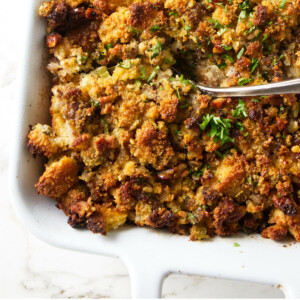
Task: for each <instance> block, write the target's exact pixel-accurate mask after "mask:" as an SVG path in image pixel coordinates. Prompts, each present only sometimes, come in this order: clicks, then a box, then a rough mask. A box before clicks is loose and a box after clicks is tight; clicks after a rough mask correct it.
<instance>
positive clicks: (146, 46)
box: [28, 0, 300, 241]
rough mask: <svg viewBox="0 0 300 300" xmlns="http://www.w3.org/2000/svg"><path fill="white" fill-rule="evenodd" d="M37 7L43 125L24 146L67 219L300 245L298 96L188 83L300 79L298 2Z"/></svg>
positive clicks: (98, 226) (67, 2)
mask: <svg viewBox="0 0 300 300" xmlns="http://www.w3.org/2000/svg"><path fill="white" fill-rule="evenodd" d="M39 14H40V16H41V17H43V18H45V19H46V21H47V24H48V27H47V37H46V43H47V46H48V48H49V52H50V59H49V62H48V70H49V71H50V73H51V74H52V78H53V86H52V99H51V108H50V112H51V116H52V124H51V126H48V125H42V124H37V125H35V126H33V127H32V128H31V130H30V133H29V135H28V148H29V150H30V151H31V152H32V154H33V155H42V156H45V157H47V158H48V160H47V163H46V165H45V172H44V174H43V175H42V176H41V178H40V179H39V182H38V183H37V184H36V188H37V191H38V193H39V194H42V195H45V196H48V197H51V198H53V199H55V200H56V201H57V206H58V207H59V208H60V209H62V210H63V211H64V213H65V214H66V215H67V216H68V217H69V221H68V223H69V224H70V225H71V226H73V227H86V228H88V229H89V230H91V231H92V232H94V233H101V234H104V235H105V234H106V233H107V232H108V231H110V230H113V229H117V228H118V227H119V226H122V225H123V224H125V223H127V224H135V225H137V226H150V227H153V228H166V229H168V230H169V231H171V232H173V233H177V234H182V235H190V239H191V240H201V239H207V238H210V237H212V236H214V235H220V236H228V235H232V234H236V233H238V232H239V231H244V232H246V233H260V234H261V235H262V236H263V237H265V238H270V239H273V240H282V239H284V238H285V237H286V236H287V235H288V234H290V235H291V236H293V237H294V238H295V240H296V241H300V130H299V125H300V124H299V121H300V120H299V99H300V95H285V96H282V95H277V96H269V95H266V96H263V97H255V98H253V97H244V98H212V97H210V96H207V95H203V94H201V93H200V91H199V90H198V89H197V88H196V87H195V85H194V84H193V82H194V81H198V82H202V83H203V84H205V85H210V86H223V87H228V86H235V85H238V86H244V85H257V84H265V83H269V82H279V81H282V80H285V79H288V78H296V77H300V0H199V1H195V0H146V1H136V0H111V1H109V0H56V1H47V2H43V3H42V4H41V6H40V8H39ZM172 66H175V67H176V68H178V69H181V70H184V74H186V75H185V76H183V75H181V76H180V75H178V74H176V73H175V72H174V71H173V68H172Z"/></svg>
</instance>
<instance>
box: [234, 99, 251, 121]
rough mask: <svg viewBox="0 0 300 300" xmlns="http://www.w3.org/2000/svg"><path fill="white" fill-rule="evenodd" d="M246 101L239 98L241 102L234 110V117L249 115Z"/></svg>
mask: <svg viewBox="0 0 300 300" xmlns="http://www.w3.org/2000/svg"><path fill="white" fill-rule="evenodd" d="M245 104H246V103H245V102H243V101H242V100H241V99H239V104H238V105H237V107H236V109H235V111H234V112H233V114H232V116H233V117H234V118H237V117H245V118H246V117H248V114H247V112H246V111H245Z"/></svg>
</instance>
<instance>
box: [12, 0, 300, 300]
mask: <svg viewBox="0 0 300 300" xmlns="http://www.w3.org/2000/svg"><path fill="white" fill-rule="evenodd" d="M39 2H40V0H30V1H29V5H28V12H27V14H26V15H27V16H28V24H27V25H28V27H27V33H26V34H25V35H24V37H25V40H24V45H25V47H24V53H23V55H24V56H23V59H22V60H21V61H22V66H21V69H20V74H19V85H18V107H17V113H16V116H15V117H16V119H15V124H16V128H15V132H14V144H13V151H12V160H11V174H10V180H11V186H10V188H11V193H12V199H13V205H14V208H15V210H16V212H17V215H18V216H19V218H20V219H21V220H22V221H23V223H24V224H25V226H26V227H28V229H29V230H30V231H31V232H32V233H33V234H35V235H36V236H37V237H39V238H40V239H42V240H43V241H45V242H48V243H50V244H51V245H54V246H57V247H61V248H67V249H71V250H76V251H83V252H89V253H93V254H101V255H110V256H117V257H120V258H121V259H122V260H123V261H124V262H125V263H126V265H127V267H128V269H129V274H130V276H131V281H132V295H133V297H135V298H146V297H149V298H156V297H160V293H161V285H162V280H163V278H164V276H165V275H166V274H168V273H169V272H173V273H177V272H183V273H190V274H200V275H204V276H216V277H222V278H228V279H235V280H248V281H253V282H260V283H269V284H280V285H282V287H283V288H284V289H285V291H286V293H287V295H288V296H289V297H295V298H298V297H300V286H299V283H298V278H297V275H296V274H297V273H296V270H297V269H298V268H297V267H298V265H300V262H299V259H298V257H299V254H300V250H299V246H298V245H297V244H292V245H291V246H290V245H288V246H286V245H284V244H282V243H275V242H273V241H271V240H264V239H262V238H261V237H258V236H244V235H239V236H235V237H231V238H214V239H212V240H211V241H204V242H189V241H188V240H187V239H186V237H180V236H175V235H172V234H169V233H165V232H160V233H157V232H156V231H154V230H151V229H142V228H127V229H126V230H124V229H123V230H119V231H118V232H113V233H110V234H109V235H108V236H107V237H102V236H98V235H92V234H91V233H90V232H89V231H78V230H74V229H72V228H71V227H68V226H66V225H65V216H64V215H63V213H62V212H61V211H57V209H56V207H55V206H54V202H53V201H52V200H50V199H49V200H45V199H44V197H42V196H39V195H37V193H36V190H35V188H34V184H35V182H37V179H38V177H39V176H40V174H41V173H42V168H43V161H42V159H40V158H39V159H34V158H32V157H31V155H30V153H29V151H28V150H27V148H26V136H27V133H28V128H29V125H31V124H35V123H37V122H41V123H46V122H47V118H48V117H49V115H48V110H49V108H48V107H49V105H48V102H47V99H48V98H49V97H48V95H49V87H48V74H47V71H46V69H45V68H44V66H45V63H44V60H45V59H46V54H45V53H46V49H44V50H45V51H43V45H44V33H45V28H44V23H43V22H42V20H40V18H39V17H38V15H37V9H38V5H39ZM235 242H238V243H239V244H240V246H241V247H238V248H235V247H233V245H234V243H235ZM284 246H285V247H284Z"/></svg>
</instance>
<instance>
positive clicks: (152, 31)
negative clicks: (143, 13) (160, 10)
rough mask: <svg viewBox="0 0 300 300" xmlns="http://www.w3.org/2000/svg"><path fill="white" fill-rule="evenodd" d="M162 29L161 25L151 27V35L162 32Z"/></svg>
mask: <svg viewBox="0 0 300 300" xmlns="http://www.w3.org/2000/svg"><path fill="white" fill-rule="evenodd" d="M160 29H161V28H160V26H159V25H154V26H151V27H150V32H151V33H154V32H155V31H157V30H160Z"/></svg>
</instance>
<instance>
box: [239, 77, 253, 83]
mask: <svg viewBox="0 0 300 300" xmlns="http://www.w3.org/2000/svg"><path fill="white" fill-rule="evenodd" d="M251 81H252V78H248V79H247V78H239V81H238V83H239V85H246V84H248V83H249V82H251Z"/></svg>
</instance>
